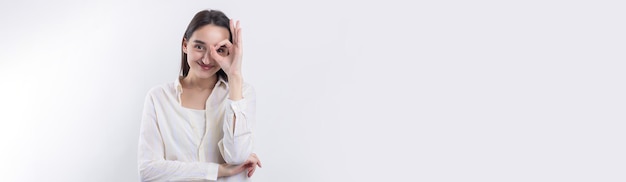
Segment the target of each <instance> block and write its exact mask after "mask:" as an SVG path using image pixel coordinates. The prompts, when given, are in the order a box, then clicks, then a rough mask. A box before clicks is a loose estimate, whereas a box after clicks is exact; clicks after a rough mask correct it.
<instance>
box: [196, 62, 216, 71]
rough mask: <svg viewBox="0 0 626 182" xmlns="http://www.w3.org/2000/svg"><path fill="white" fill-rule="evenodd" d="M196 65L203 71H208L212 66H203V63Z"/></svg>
mask: <svg viewBox="0 0 626 182" xmlns="http://www.w3.org/2000/svg"><path fill="white" fill-rule="evenodd" d="M196 63H198V65H200V67H201V68H202V69H203V70H208V69H211V68H213V66H212V65H208V64H203V63H201V62H196Z"/></svg>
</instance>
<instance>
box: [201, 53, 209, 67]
mask: <svg viewBox="0 0 626 182" xmlns="http://www.w3.org/2000/svg"><path fill="white" fill-rule="evenodd" d="M209 56H210V54H209V50H206V51H204V54H203V55H202V63H203V64H209Z"/></svg>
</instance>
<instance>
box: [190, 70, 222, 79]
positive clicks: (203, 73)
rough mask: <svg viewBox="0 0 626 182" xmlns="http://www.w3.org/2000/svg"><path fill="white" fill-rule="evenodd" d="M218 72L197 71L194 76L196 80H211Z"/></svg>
mask: <svg viewBox="0 0 626 182" xmlns="http://www.w3.org/2000/svg"><path fill="white" fill-rule="evenodd" d="M217 71H218V70H206V71H205V70H202V71H197V72H196V74H195V75H196V76H197V77H198V78H211V77H212V76H213V75H215V74H216V73H217Z"/></svg>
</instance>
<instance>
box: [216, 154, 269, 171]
mask: <svg viewBox="0 0 626 182" xmlns="http://www.w3.org/2000/svg"><path fill="white" fill-rule="evenodd" d="M256 166H259V167H261V161H260V160H259V158H258V156H257V155H256V154H255V153H252V154H250V156H249V157H248V159H247V160H246V161H245V162H244V163H243V164H239V165H230V164H226V163H224V164H220V167H219V169H218V172H217V173H218V174H217V176H218V177H226V176H232V175H235V174H239V173H241V172H243V171H247V173H248V177H252V174H254V171H255V170H256Z"/></svg>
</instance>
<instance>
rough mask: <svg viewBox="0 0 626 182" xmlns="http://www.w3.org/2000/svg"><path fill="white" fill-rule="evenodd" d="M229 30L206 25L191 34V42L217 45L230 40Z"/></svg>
mask: <svg viewBox="0 0 626 182" xmlns="http://www.w3.org/2000/svg"><path fill="white" fill-rule="evenodd" d="M228 37H229V35H228V29H226V28H224V27H220V26H216V25H213V24H209V25H204V26H202V27H200V28H198V29H196V31H194V32H193V34H191V37H190V39H191V41H193V40H200V41H202V42H206V43H207V44H211V45H212V44H217V43H218V42H220V41H222V40H224V39H228Z"/></svg>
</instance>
